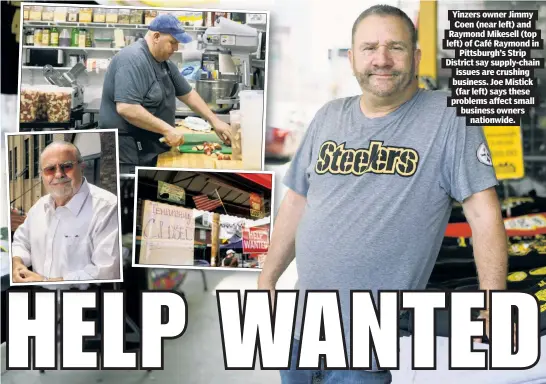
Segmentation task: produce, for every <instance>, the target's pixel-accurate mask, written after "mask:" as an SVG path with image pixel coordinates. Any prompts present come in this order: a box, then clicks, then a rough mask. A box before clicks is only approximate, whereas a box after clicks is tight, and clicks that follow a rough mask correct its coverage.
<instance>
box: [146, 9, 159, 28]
mask: <svg viewBox="0 0 546 384" xmlns="http://www.w3.org/2000/svg"><path fill="white" fill-rule="evenodd" d="M156 17H157V11H155V10H147V11H145V12H144V24H146V25H150V23H151V22H152V21H153V20H154V19H155V18H156Z"/></svg>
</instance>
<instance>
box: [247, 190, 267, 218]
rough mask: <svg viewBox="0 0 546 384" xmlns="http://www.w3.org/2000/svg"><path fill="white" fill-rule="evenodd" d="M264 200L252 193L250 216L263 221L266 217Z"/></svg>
mask: <svg viewBox="0 0 546 384" xmlns="http://www.w3.org/2000/svg"><path fill="white" fill-rule="evenodd" d="M263 208H264V205H263V199H262V197H261V196H260V195H258V194H257V193H250V216H251V217H256V218H258V219H262V218H263V217H264V212H263V211H264V209H263Z"/></svg>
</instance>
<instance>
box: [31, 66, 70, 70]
mask: <svg viewBox="0 0 546 384" xmlns="http://www.w3.org/2000/svg"><path fill="white" fill-rule="evenodd" d="M53 68H54V69H57V70H59V71H70V70H71V69H72V67H53ZM23 69H36V70H43V69H44V67H37V66H31V65H23Z"/></svg>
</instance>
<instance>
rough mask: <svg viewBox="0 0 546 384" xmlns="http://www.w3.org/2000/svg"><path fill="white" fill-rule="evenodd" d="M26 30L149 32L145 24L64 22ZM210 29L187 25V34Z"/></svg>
mask: <svg viewBox="0 0 546 384" xmlns="http://www.w3.org/2000/svg"><path fill="white" fill-rule="evenodd" d="M23 27H24V28H35V27H57V28H102V29H117V28H121V29H132V30H148V26H147V25H145V24H109V23H79V22H68V21H66V22H64V21H25V22H24V23H23ZM207 28H208V27H199V26H193V25H185V26H184V30H185V31H186V32H200V31H205V30H206V29H207Z"/></svg>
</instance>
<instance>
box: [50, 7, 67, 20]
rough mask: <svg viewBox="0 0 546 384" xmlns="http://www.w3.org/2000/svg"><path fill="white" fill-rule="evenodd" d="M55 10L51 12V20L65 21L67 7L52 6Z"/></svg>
mask: <svg viewBox="0 0 546 384" xmlns="http://www.w3.org/2000/svg"><path fill="white" fill-rule="evenodd" d="M54 8H55V11H54V12H53V20H54V21H56V22H60V23H62V22H65V21H66V16H67V14H68V8H67V7H54Z"/></svg>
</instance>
